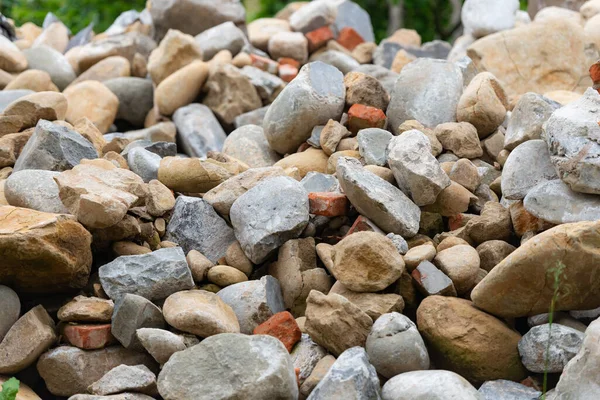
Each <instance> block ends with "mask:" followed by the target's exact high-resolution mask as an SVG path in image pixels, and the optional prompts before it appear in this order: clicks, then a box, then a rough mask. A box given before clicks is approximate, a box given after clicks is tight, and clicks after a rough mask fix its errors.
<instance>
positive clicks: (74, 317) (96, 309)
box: [58, 296, 115, 322]
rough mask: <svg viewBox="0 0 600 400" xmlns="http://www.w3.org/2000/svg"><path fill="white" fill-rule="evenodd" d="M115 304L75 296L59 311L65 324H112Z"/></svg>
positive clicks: (110, 301) (95, 298)
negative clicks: (111, 319)
mask: <svg viewBox="0 0 600 400" xmlns="http://www.w3.org/2000/svg"><path fill="white" fill-rule="evenodd" d="M114 306H115V304H114V303H113V301H112V300H105V299H100V298H98V297H85V296H75V298H73V300H71V301H70V302H68V303H67V304H65V305H64V306H62V307H61V308H60V309H59V310H58V319H59V320H61V321H63V322H110V318H111V316H112V313H113V308H114Z"/></svg>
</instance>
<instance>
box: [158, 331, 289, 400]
mask: <svg viewBox="0 0 600 400" xmlns="http://www.w3.org/2000/svg"><path fill="white" fill-rule="evenodd" d="M158 391H159V392H160V395H161V396H162V397H163V398H164V399H165V400H218V399H223V400H224V399H247V400H260V399H280V400H294V399H297V398H298V384H297V383H296V374H295V372H294V364H293V363H292V360H291V358H290V356H289V354H288V352H287V350H286V348H285V347H284V346H283V344H282V343H281V342H280V341H279V340H278V339H276V338H274V337H271V336H267V335H252V336H247V335H242V334H238V333H223V334H220V335H215V336H211V337H209V338H207V339H204V340H203V341H202V342H201V343H200V344H198V345H196V346H194V347H191V348H189V349H187V350H184V351H180V352H178V353H175V354H174V355H173V356H172V357H171V359H170V360H169V361H168V362H167V363H166V364H165V365H164V367H163V369H162V371H161V372H160V374H159V376H158Z"/></svg>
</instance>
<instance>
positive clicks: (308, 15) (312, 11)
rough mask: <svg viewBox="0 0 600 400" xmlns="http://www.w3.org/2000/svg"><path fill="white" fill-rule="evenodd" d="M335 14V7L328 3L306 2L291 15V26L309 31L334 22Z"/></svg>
mask: <svg viewBox="0 0 600 400" xmlns="http://www.w3.org/2000/svg"><path fill="white" fill-rule="evenodd" d="M335 14H336V13H335V10H334V7H332V6H330V5H329V4H327V3H323V4H312V3H310V4H306V5H304V6H303V7H301V8H299V9H297V10H296V11H294V12H293V13H292V15H290V17H289V21H290V27H291V28H292V30H294V31H297V32H302V33H308V32H310V31H314V30H315V29H317V28H320V27H322V26H325V25H329V24H331V23H333V22H334V21H335Z"/></svg>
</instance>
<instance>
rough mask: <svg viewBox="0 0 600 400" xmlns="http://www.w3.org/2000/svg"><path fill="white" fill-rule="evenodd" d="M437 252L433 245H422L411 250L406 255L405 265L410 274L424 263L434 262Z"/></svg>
mask: <svg viewBox="0 0 600 400" xmlns="http://www.w3.org/2000/svg"><path fill="white" fill-rule="evenodd" d="M436 254H437V251H436V249H435V246H434V245H433V244H431V243H426V244H422V245H420V246H415V247H413V248H411V249H409V250H408V251H407V252H406V254H405V255H404V263H405V264H406V269H407V270H408V272H412V271H413V270H414V269H415V268H417V267H418V266H419V264H421V263H422V262H423V261H433V259H434V258H435V255H436Z"/></svg>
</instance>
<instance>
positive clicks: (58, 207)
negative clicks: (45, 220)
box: [4, 170, 69, 214]
mask: <svg viewBox="0 0 600 400" xmlns="http://www.w3.org/2000/svg"><path fill="white" fill-rule="evenodd" d="M57 175H59V173H58V172H54V171H43V170H22V171H17V172H13V173H12V174H11V175H10V176H9V177H8V179H7V180H6V182H5V184H4V196H5V197H6V200H7V201H8V204H10V205H12V206H15V207H23V208H31V209H33V210H37V211H43V212H49V213H56V214H68V213H69V212H68V211H67V209H66V208H65V206H64V205H63V203H62V202H61V201H60V198H59V197H58V186H57V185H56V182H54V177H55V176H57Z"/></svg>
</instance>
